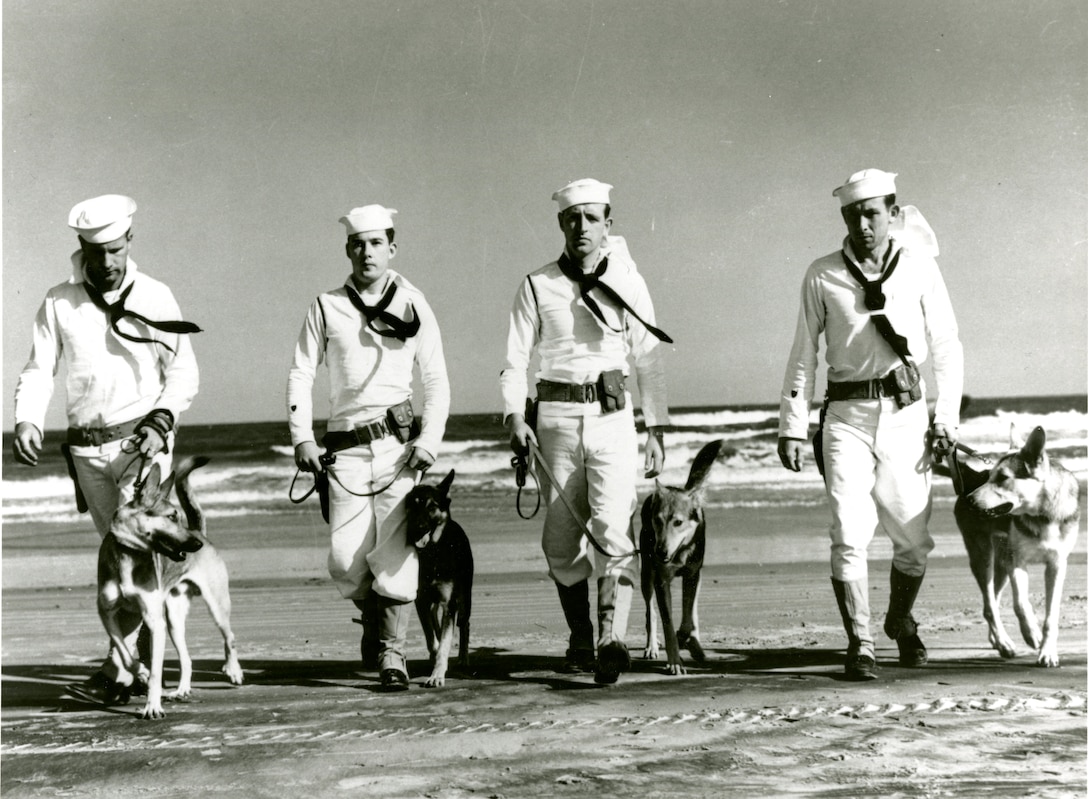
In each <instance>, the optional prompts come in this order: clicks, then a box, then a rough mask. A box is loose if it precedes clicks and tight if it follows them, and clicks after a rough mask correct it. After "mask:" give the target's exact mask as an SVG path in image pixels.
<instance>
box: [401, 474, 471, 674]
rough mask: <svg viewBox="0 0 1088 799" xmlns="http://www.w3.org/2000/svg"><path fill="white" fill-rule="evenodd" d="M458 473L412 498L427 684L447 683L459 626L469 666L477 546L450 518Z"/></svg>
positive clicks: (463, 662)
mask: <svg viewBox="0 0 1088 799" xmlns="http://www.w3.org/2000/svg"><path fill="white" fill-rule="evenodd" d="M453 477H454V472H453V470H450V473H449V474H447V475H446V478H445V479H444V480H443V481H442V482H441V483H440V484H439V485H437V486H430V485H418V486H416V487H415V488H413V489H412V490H411V491H410V492H409V494H408V498H407V505H408V543H410V544H412V545H413V546H414V547H415V548H416V552H417V554H418V555H419V592H418V593H417V595H416V612H417V613H418V614H419V622H420V625H421V626H422V627H423V634H424V636H425V637H426V639H427V651H428V652H429V653H430V655H431V676H430V677H428V678H427V680H426V681H425V682H424V685H425V686H426V687H428V688H437V687H440V686H442V685H444V684H445V682H446V669H447V666H448V664H449V657H450V649H451V648H452V646H453V627H454V625H456V626H457V627H459V628H460V630H461V636H460V641H459V644H458V649H457V651H458V655H459V658H458V665H459V666H461V668H466V667H467V666H468V664H469V654H468V638H469V618H470V617H471V615H472V577H473V573H474V567H473V562H472V547H471V546H470V545H469V542H468V536H467V535H466V534H465V531H464V529H463V528H462V527H461V525H459V524H458V523H457V522H455V521H454V520H453V519H452V518H450V498H449V491H450V486H451V485H453Z"/></svg>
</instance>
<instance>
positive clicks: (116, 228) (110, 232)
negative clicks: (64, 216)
mask: <svg viewBox="0 0 1088 799" xmlns="http://www.w3.org/2000/svg"><path fill="white" fill-rule="evenodd" d="M134 213H136V201H135V200H133V199H132V198H131V197H126V196H125V195H123V194H103V195H101V196H100V197H92V198H91V199H89V200H84V201H83V202H81V203H77V204H76V205H75V206H73V207H72V210H71V211H70V212H69V213H68V227H70V228H71V229H72V230H74V231H75V232H76V233H77V234H79V237H80V238H81V239H83V240H84V241H86V242H89V243H90V244H104V243H105V242H108V241H113V240H114V239H119V238H121V236H123V235H125V233H127V232H128V230H129V228H131V227H132V215H133V214H134Z"/></svg>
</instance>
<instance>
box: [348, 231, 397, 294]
mask: <svg viewBox="0 0 1088 799" xmlns="http://www.w3.org/2000/svg"><path fill="white" fill-rule="evenodd" d="M347 253H348V258H350V259H351V274H352V275H353V276H354V278H355V282H356V283H357V284H358V285H359V287H360V288H363V289H366V288H369V287H370V286H373V285H374V284H375V283H377V282H378V281H379V280H381V279H382V277H384V276H385V272H386V270H387V269H389V262H390V261H391V260H393V256H394V255H396V253H397V243H396V242H392V243H390V241H389V238H388V236H387V235H386V232H385V231H384V230H365V231H363V232H362V233H353V234H351V235H350V236H348V243H347Z"/></svg>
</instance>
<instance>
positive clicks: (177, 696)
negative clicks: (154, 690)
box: [166, 688, 193, 702]
mask: <svg viewBox="0 0 1088 799" xmlns="http://www.w3.org/2000/svg"><path fill="white" fill-rule="evenodd" d="M192 696H193V692H192V690H191V689H189V688H178V689H177V690H176V691H171V692H170V693H168V694H167V695H166V698H167V699H169V700H170V701H171V702H188V701H189V700H190V699H191V698H192Z"/></svg>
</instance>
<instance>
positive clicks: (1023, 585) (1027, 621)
mask: <svg viewBox="0 0 1088 799" xmlns="http://www.w3.org/2000/svg"><path fill="white" fill-rule="evenodd" d="M1009 577H1010V582H1011V584H1012V606H1013V610H1015V611H1016V618H1017V619H1018V620H1019V621H1020V635H1022V636H1023V637H1024V641H1025V642H1026V643H1027V645H1028V646H1030V647H1031V648H1032V649H1038V648H1039V645H1040V644H1041V643H1042V638H1043V637H1042V633H1041V632H1040V631H1039V622H1038V621H1037V620H1036V618H1035V610H1034V609H1033V608H1032V607H1031V596H1030V595H1029V594H1028V570H1027V567H1026V565H1025V564H1022V563H1019V562H1017V563H1015V564H1014V565H1013V569H1012V574H1011V575H1009Z"/></svg>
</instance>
